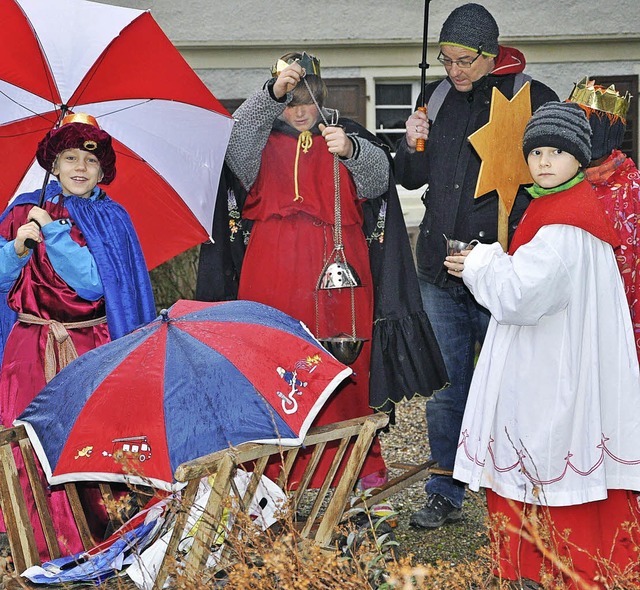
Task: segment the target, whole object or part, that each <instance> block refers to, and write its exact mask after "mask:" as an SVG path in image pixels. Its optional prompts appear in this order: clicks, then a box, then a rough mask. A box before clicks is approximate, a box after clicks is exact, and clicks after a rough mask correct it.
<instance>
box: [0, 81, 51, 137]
mask: <svg viewBox="0 0 640 590" xmlns="http://www.w3.org/2000/svg"><path fill="white" fill-rule="evenodd" d="M23 90H26V89H25V88H23ZM27 92H28V91H27ZM0 94H2V96H4V97H5V98H6V99H7V100H9V101H10V102H12V103H13V104H15V105H18V106H19V107H20V108H22V109H24V110H25V111H27V112H29V113H31V115H33V116H34V117H39V118H41V119H44V120H45V121H47V119H46V117H45V116H44V115H43V114H42V113H39V112H38V111H34V110H33V109H30V108H28V107H26V106H25V105H23V104H21V103H19V102H18V101H17V100H16V99H15V98H12V97H11V96H9V95H8V94H7V93H6V92H3V91H2V90H0ZM53 107H54V109H56V108H57V105H53ZM47 123H48V127H47V129H48V128H49V127H50V126H51V122H50V121H47ZM18 135H24V134H18ZM3 137H9V136H8V135H4V136H3Z"/></svg>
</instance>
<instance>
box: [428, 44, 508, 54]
mask: <svg viewBox="0 0 640 590" xmlns="http://www.w3.org/2000/svg"><path fill="white" fill-rule="evenodd" d="M440 45H441V46H442V45H446V46H448V47H460V48H461V49H467V50H469V51H473V52H474V53H478V48H477V47H469V46H468V45H462V44H460V43H446V42H443V43H440ZM480 53H481V54H482V55H484V56H485V57H496V56H497V55H498V53H497V52H496V53H490V52H489V51H481V52H480Z"/></svg>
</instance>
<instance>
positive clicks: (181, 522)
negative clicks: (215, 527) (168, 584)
mask: <svg viewBox="0 0 640 590" xmlns="http://www.w3.org/2000/svg"><path fill="white" fill-rule="evenodd" d="M199 485H200V480H199V479H194V480H191V481H190V482H189V483H188V484H187V486H186V487H185V488H184V489H183V490H182V498H181V502H180V506H179V508H178V512H177V514H176V519H175V522H174V523H173V532H172V533H171V538H170V539H169V543H168V544H167V551H166V553H165V556H164V559H163V560H162V564H161V566H160V569H159V570H158V575H157V576H156V579H155V581H154V583H153V590H161V589H162V588H163V587H164V583H165V581H166V579H167V577H168V575H169V569H170V567H171V565H172V564H173V563H175V555H176V553H177V551H178V544H179V543H180V540H181V539H182V534H183V531H184V527H185V526H186V525H187V519H188V518H189V511H190V510H191V507H192V506H193V502H194V500H195V498H196V494H197V492H198V486H199Z"/></svg>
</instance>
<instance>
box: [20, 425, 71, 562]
mask: <svg viewBox="0 0 640 590" xmlns="http://www.w3.org/2000/svg"><path fill="white" fill-rule="evenodd" d="M24 435H25V438H21V439H20V440H19V441H18V442H19V445H20V452H21V453H22V460H23V462H24V467H25V470H26V472H27V476H28V477H29V483H30V484H31V493H32V494H33V499H34V502H35V504H36V510H37V511H38V517H39V518H40V525H41V526H42V532H43V533H44V539H45V542H46V543H47V549H48V550H49V556H50V557H51V559H57V558H58V557H60V556H61V552H60V545H59V544H58V538H57V536H56V531H55V529H54V528H53V521H52V520H51V512H50V511H49V505H48V504H47V499H46V496H45V493H44V490H43V489H42V483H41V481H40V474H39V473H38V468H37V466H36V459H35V456H34V454H33V447H32V446H31V442H30V441H29V439H28V438H27V434H26V432H25V433H24ZM38 563H40V562H39V561H38Z"/></svg>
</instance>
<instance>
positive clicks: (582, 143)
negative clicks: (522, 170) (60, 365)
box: [522, 101, 591, 167]
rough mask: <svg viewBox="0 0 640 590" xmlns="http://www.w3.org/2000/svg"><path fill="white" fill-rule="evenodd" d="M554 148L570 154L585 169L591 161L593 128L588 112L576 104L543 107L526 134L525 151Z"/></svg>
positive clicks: (535, 115)
mask: <svg viewBox="0 0 640 590" xmlns="http://www.w3.org/2000/svg"><path fill="white" fill-rule="evenodd" d="M540 147H553V148H558V149H560V150H563V151H565V152H569V153H570V154H571V155H572V156H574V157H575V159H576V160H578V162H580V164H581V165H582V166H583V167H586V166H588V164H589V162H590V161H591V126H590V125H589V121H588V120H587V115H586V114H585V112H584V111H583V110H582V109H581V108H580V107H579V106H578V105H577V104H575V103H573V102H556V101H552V102H547V103H545V104H543V105H542V106H541V107H539V108H538V109H537V110H536V112H535V113H533V116H532V117H531V119H529V122H528V123H527V126H526V127H525V130H524V139H523V141H522V151H523V152H524V157H525V158H527V156H528V155H529V153H530V152H531V150H533V149H535V148H540Z"/></svg>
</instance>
